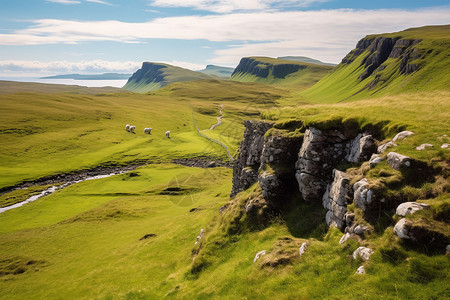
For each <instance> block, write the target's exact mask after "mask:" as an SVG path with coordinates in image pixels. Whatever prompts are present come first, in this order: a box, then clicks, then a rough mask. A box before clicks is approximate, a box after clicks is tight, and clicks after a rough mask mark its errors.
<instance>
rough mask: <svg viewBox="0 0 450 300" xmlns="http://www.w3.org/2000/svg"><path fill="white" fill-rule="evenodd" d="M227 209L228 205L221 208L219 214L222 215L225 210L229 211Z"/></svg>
mask: <svg viewBox="0 0 450 300" xmlns="http://www.w3.org/2000/svg"><path fill="white" fill-rule="evenodd" d="M227 207H228V204H225V205H224V206H222V207H220V208H219V213H220V214H221V213H223V212H224V210H225V209H227Z"/></svg>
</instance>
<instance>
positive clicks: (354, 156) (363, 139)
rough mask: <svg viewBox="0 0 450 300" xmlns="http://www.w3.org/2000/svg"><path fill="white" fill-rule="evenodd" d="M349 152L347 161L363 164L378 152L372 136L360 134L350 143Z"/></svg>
mask: <svg viewBox="0 0 450 300" xmlns="http://www.w3.org/2000/svg"><path fill="white" fill-rule="evenodd" d="M349 150H350V151H349V152H348V154H347V156H346V157H345V159H346V160H347V161H348V162H353V163H356V162H362V161H366V160H368V159H369V157H370V156H371V155H372V153H375V152H376V151H377V147H376V143H375V140H374V138H373V137H372V136H371V135H363V134H361V133H360V134H358V135H357V136H356V137H355V138H354V139H353V140H352V141H350V143H349Z"/></svg>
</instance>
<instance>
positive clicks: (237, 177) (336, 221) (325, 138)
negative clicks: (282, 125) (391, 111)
mask: <svg viewBox="0 0 450 300" xmlns="http://www.w3.org/2000/svg"><path fill="white" fill-rule="evenodd" d="M299 126H300V128H297V130H295V132H296V134H292V131H291V134H286V132H285V131H283V130H278V129H277V128H276V127H277V125H276V124H274V123H269V122H264V121H246V122H245V127H246V129H245V133H244V139H243V140H242V142H241V146H240V149H239V157H238V159H237V160H236V161H235V164H234V167H233V186H232V191H231V197H233V196H235V195H236V194H237V193H239V192H241V191H244V190H246V189H247V188H249V187H250V186H252V185H253V184H257V188H258V189H260V190H261V192H262V195H263V198H264V199H263V200H261V198H258V201H256V200H255V201H254V200H251V199H250V200H249V202H248V203H247V204H246V212H247V213H249V212H250V211H251V210H252V207H253V206H254V205H256V203H257V202H258V203H264V205H265V206H269V207H272V208H274V209H277V208H280V207H283V206H284V205H285V204H286V202H287V201H290V199H292V197H291V196H292V195H295V194H297V195H298V197H297V198H301V199H303V201H306V202H310V203H311V202H312V203H314V202H319V203H322V206H323V207H324V208H325V209H326V213H324V215H323V219H324V220H325V222H326V224H327V225H328V226H335V227H337V228H339V229H340V230H341V231H343V232H345V233H346V235H345V237H346V238H345V239H348V238H349V237H351V236H358V237H359V238H364V236H365V235H367V234H370V233H371V232H372V231H373V227H372V226H371V225H368V224H377V222H378V219H377V218H378V217H379V216H380V214H381V213H382V211H384V212H389V211H392V210H393V209H394V210H395V209H396V207H397V206H398V205H399V204H401V203H403V202H406V201H408V199H409V200H411V195H402V194H401V192H398V193H397V194H396V193H388V192H387V191H388V188H389V183H388V182H391V181H392V182H395V184H397V185H399V184H400V185H401V184H409V183H410V182H411V179H410V178H409V177H408V176H410V175H409V174H416V175H414V176H415V177H417V178H419V177H421V178H422V179H421V180H422V181H421V182H427V180H428V179H430V178H431V177H430V173H427V172H428V171H429V169H427V167H426V166H425V165H426V164H425V165H424V163H423V162H419V161H416V160H413V159H411V158H410V159H411V163H410V164H403V165H399V166H396V165H392V164H390V163H389V162H387V163H386V162H385V164H386V167H387V168H389V170H392V171H389V170H386V171H384V170H383V171H382V172H380V173H382V174H384V173H389V172H392V174H397V173H395V172H398V173H401V175H400V174H399V175H392V179H389V177H386V176H387V175H383V176H384V178H383V179H381V180H380V179H377V178H369V177H368V178H366V177H363V176H364V175H365V174H367V170H370V169H371V168H374V167H376V164H373V163H369V160H370V161H373V158H374V157H376V158H379V162H378V163H380V162H382V161H385V158H386V156H387V158H388V160H389V159H390V157H391V156H394V155H397V154H396V153H394V152H390V153H388V154H387V155H386V153H384V154H383V153H380V154H377V152H378V147H377V146H378V143H379V142H378V141H377V140H376V139H375V138H374V137H373V135H372V134H370V133H369V132H364V131H363V130H361V129H359V128H357V127H352V126H344V125H343V126H342V127H341V128H339V127H337V128H331V129H319V128H317V127H312V126H309V127H304V126H303V124H302V123H301V122H300V123H299ZM299 129H300V130H299ZM349 165H350V166H353V167H354V170H358V171H357V172H355V171H353V172H351V173H347V172H346V171H345V169H347V168H349V167H348V166H349ZM345 166H346V167H345ZM358 168H359V169H358ZM361 170H365V171H361ZM427 170H428V171H427ZM417 173H420V174H419V175H417ZM355 174H358V175H355ZM423 174H426V176H424V175H423ZM395 176H399V178H400V179H398V180H397V179H395V180H397V181H395V180H394V178H396V177H395ZM386 178H387V179H386ZM408 197H409V198H408ZM415 197H416V198H415V199H412V200H413V201H415V200H416V199H417V198H418V197H419V195H416V196H415ZM350 204H352V206H351V209H350V210H349V205H350ZM355 210H359V211H360V212H361V213H359V214H355ZM357 216H359V217H357ZM299 218H301V216H299ZM361 218H362V219H361ZM343 238H344V237H343ZM345 239H344V240H345ZM446 239H447V238H446ZM435 244H436V243H435ZM439 245H440V244H439Z"/></svg>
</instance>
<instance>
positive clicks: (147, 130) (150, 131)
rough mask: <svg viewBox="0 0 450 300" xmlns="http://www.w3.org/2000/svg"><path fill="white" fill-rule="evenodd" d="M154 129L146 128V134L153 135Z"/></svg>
mask: <svg viewBox="0 0 450 300" xmlns="http://www.w3.org/2000/svg"><path fill="white" fill-rule="evenodd" d="M152 129H153V128H144V133H148V134H152Z"/></svg>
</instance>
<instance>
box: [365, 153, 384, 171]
mask: <svg viewBox="0 0 450 300" xmlns="http://www.w3.org/2000/svg"><path fill="white" fill-rule="evenodd" d="M383 160H384V158H382V157H380V155H378V154H372V156H371V157H370V160H369V164H370V167H371V168H375V166H376V165H377V164H379V163H380V162H382V161H383Z"/></svg>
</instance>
